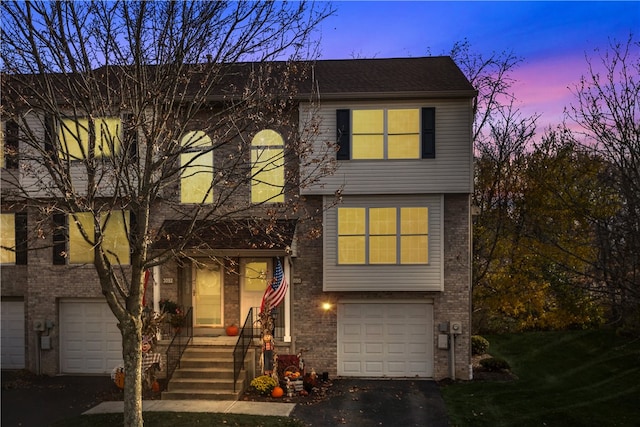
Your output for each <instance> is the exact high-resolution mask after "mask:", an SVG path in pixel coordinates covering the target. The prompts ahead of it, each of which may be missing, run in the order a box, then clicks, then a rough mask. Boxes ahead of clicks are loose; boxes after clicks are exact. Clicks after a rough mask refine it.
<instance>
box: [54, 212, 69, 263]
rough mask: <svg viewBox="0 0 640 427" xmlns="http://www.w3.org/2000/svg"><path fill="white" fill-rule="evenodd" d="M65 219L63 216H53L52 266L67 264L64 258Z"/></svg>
mask: <svg viewBox="0 0 640 427" xmlns="http://www.w3.org/2000/svg"><path fill="white" fill-rule="evenodd" d="M66 218H67V216H66V215H65V214H54V215H53V225H54V229H53V265H65V264H66V263H67V260H66V258H65V256H64V253H65V252H66V251H67V223H66Z"/></svg>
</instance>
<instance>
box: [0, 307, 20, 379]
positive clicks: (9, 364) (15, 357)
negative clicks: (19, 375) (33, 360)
mask: <svg viewBox="0 0 640 427" xmlns="http://www.w3.org/2000/svg"><path fill="white" fill-rule="evenodd" d="M0 308H1V309H2V319H1V323H2V331H1V332H2V342H1V343H0V344H1V345H2V347H1V348H2V361H1V363H2V369H23V368H24V302H23V301H2V306H1V307H0Z"/></svg>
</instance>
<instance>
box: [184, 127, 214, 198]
mask: <svg viewBox="0 0 640 427" xmlns="http://www.w3.org/2000/svg"><path fill="white" fill-rule="evenodd" d="M180 145H181V147H182V154H180V168H181V169H180V202H181V203H213V151H212V150H213V147H212V145H213V144H212V143H211V138H209V136H208V135H207V134H205V133H204V132H202V131H192V132H189V133H187V134H186V135H185V136H184V137H182V140H181V141H180Z"/></svg>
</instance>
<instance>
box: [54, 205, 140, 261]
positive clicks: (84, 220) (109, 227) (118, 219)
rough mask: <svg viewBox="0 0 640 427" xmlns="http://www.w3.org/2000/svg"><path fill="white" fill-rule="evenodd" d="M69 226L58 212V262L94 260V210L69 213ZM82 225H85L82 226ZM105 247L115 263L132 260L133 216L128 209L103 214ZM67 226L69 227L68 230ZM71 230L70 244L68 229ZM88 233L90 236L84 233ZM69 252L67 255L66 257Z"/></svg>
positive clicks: (55, 244) (55, 255)
mask: <svg viewBox="0 0 640 427" xmlns="http://www.w3.org/2000/svg"><path fill="white" fill-rule="evenodd" d="M68 221H69V225H68V228H67V227H65V225H64V216H63V215H55V217H54V222H55V223H56V225H57V227H56V232H55V233H54V257H53V259H54V264H65V259H66V260H67V261H68V263H69V264H92V263H93V262H94V260H95V258H94V246H95V229H94V227H95V224H94V217H93V215H92V214H91V213H90V212H78V213H76V214H75V219H74V216H73V215H69V216H68ZM81 227H82V228H81ZM100 228H101V230H102V249H103V250H104V252H105V253H106V254H107V259H108V260H109V262H110V263H111V264H121V265H128V264H130V250H129V248H130V245H129V238H128V236H129V231H130V230H131V218H130V215H129V212H128V211H120V210H117V211H112V212H111V215H109V216H107V215H106V214H105V215H104V216H103V217H101V220H100ZM65 229H66V230H65ZM65 231H68V247H66V244H65V243H66V242H65V239H64V232H65ZM82 231H84V233H85V234H86V236H87V239H85V237H84V236H83V234H82ZM65 254H66V257H65Z"/></svg>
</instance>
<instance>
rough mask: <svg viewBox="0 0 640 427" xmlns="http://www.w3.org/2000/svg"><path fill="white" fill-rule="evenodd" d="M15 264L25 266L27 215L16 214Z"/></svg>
mask: <svg viewBox="0 0 640 427" xmlns="http://www.w3.org/2000/svg"><path fill="white" fill-rule="evenodd" d="M16 264H17V265H27V214H26V213H17V214H16Z"/></svg>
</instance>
